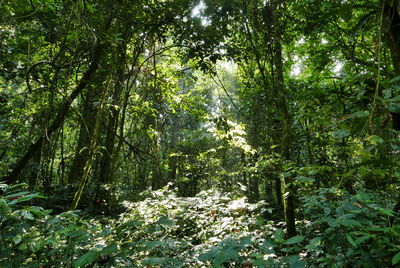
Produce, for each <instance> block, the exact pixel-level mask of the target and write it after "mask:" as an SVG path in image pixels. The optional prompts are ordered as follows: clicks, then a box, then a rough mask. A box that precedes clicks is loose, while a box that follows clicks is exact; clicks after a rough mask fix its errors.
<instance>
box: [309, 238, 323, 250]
mask: <svg viewBox="0 0 400 268" xmlns="http://www.w3.org/2000/svg"><path fill="white" fill-rule="evenodd" d="M321 240H322V238H321V237H316V238H313V239H311V241H310V243H309V244H308V245H307V246H306V249H307V250H313V249H315V248H316V247H318V246H319V245H321Z"/></svg>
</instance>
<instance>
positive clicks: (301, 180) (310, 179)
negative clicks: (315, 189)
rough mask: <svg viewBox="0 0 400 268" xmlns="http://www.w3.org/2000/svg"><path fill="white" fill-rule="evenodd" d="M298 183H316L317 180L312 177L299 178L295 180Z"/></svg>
mask: <svg viewBox="0 0 400 268" xmlns="http://www.w3.org/2000/svg"><path fill="white" fill-rule="evenodd" d="M294 179H295V180H296V181H298V182H314V181H315V179H314V178H310V177H304V176H298V177H296V178H294Z"/></svg>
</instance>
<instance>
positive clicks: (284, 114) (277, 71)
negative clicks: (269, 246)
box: [267, 0, 296, 237]
mask: <svg viewBox="0 0 400 268" xmlns="http://www.w3.org/2000/svg"><path fill="white" fill-rule="evenodd" d="M283 2H284V0H271V2H270V8H271V10H269V11H267V12H268V13H269V14H272V21H273V22H272V23H273V26H274V27H273V30H272V38H273V48H272V53H273V55H272V57H273V58H272V62H273V68H274V70H273V76H274V79H273V80H274V87H273V88H274V91H275V94H276V96H277V101H276V105H277V108H278V110H279V111H280V114H281V120H282V123H283V126H282V135H281V137H282V140H281V149H282V151H281V154H282V156H283V157H284V158H285V160H290V159H291V156H290V148H291V139H292V126H291V118H290V114H289V110H288V105H287V98H286V92H285V87H284V78H283V62H282V43H281V37H282V32H281V25H280V17H279V16H280V12H281V10H282V8H283ZM284 180H285V181H284V182H285V191H286V192H287V193H288V194H287V195H286V198H285V199H284V213H285V220H286V232H287V236H288V237H292V236H295V235H296V225H295V205H294V195H295V188H294V186H293V183H291V182H288V181H287V180H288V178H285V179H284ZM287 185H290V186H289V187H287Z"/></svg>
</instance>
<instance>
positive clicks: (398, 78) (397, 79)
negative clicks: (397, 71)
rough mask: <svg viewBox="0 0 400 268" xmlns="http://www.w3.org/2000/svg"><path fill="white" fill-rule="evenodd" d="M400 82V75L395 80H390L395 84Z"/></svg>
mask: <svg viewBox="0 0 400 268" xmlns="http://www.w3.org/2000/svg"><path fill="white" fill-rule="evenodd" d="M399 80H400V75H399V76H396V77H395V78H393V79H392V80H390V83H394V82H397V81H399Z"/></svg>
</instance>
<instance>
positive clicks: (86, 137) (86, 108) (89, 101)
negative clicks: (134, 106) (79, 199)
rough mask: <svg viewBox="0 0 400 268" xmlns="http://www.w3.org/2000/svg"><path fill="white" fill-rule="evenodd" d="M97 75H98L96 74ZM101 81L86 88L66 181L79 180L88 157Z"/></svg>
mask: <svg viewBox="0 0 400 268" xmlns="http://www.w3.org/2000/svg"><path fill="white" fill-rule="evenodd" d="M96 77H98V76H96ZM100 84H101V83H99V84H98V85H92V86H91V88H90V90H87V92H86V94H85V96H84V100H83V109H82V111H81V114H82V118H81V124H80V128H79V138H78V143H77V145H76V148H75V151H76V152H75V157H74V161H73V162H72V166H71V169H70V172H69V174H68V181H69V182H75V181H79V180H80V179H81V177H82V175H83V170H84V168H85V163H86V162H87V159H88V158H89V146H90V144H91V140H92V137H93V133H94V128H95V124H94V123H95V122H96V120H97V118H96V111H97V109H98V107H96V105H95V104H96V103H98V101H99V95H100V94H99V92H98V90H96V88H100V89H101V85H100Z"/></svg>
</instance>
